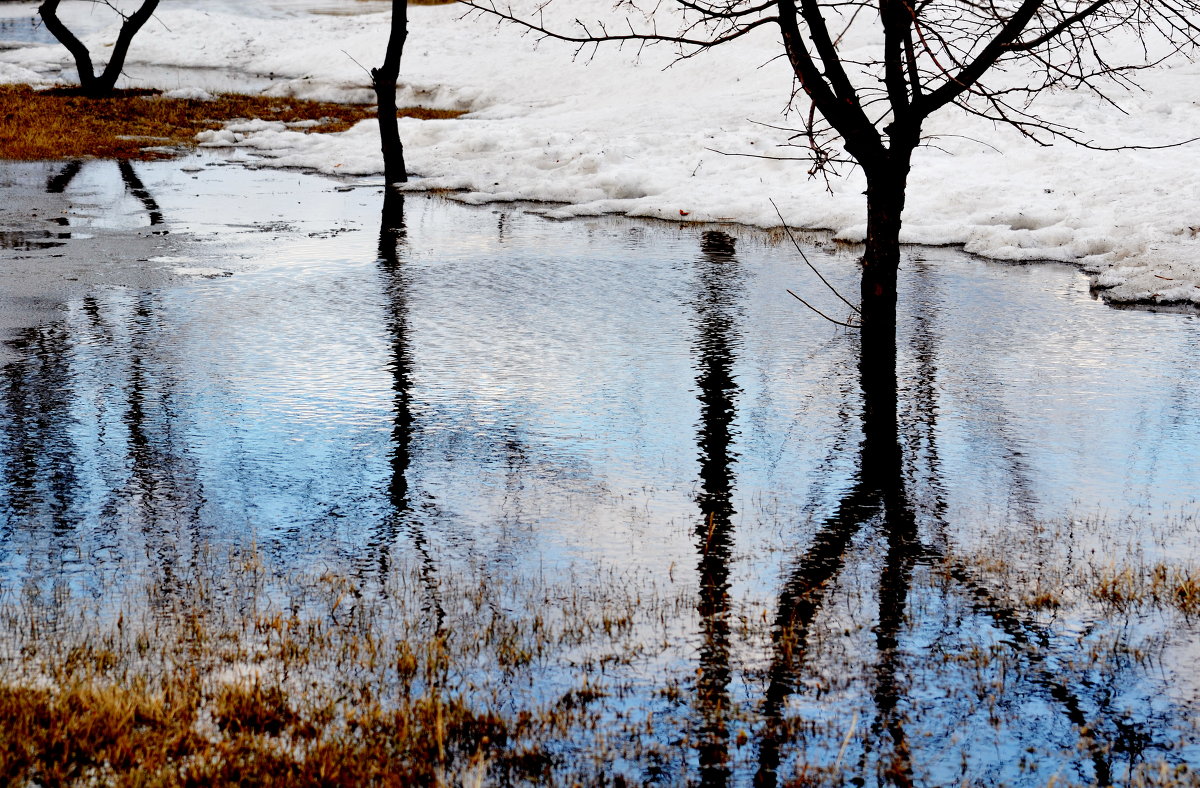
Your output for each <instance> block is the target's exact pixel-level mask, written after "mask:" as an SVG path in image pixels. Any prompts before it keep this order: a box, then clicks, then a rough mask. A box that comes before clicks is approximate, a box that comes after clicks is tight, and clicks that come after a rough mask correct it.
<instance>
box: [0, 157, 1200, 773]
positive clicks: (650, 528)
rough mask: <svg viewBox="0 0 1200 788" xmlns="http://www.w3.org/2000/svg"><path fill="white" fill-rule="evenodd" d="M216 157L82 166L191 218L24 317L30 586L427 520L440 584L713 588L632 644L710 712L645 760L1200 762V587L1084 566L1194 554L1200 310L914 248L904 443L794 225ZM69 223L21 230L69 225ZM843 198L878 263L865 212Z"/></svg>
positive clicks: (907, 280) (98, 187)
mask: <svg viewBox="0 0 1200 788" xmlns="http://www.w3.org/2000/svg"><path fill="white" fill-rule="evenodd" d="M204 165H205V161H204V160H199V161H198V162H197V161H196V160H190V161H189V162H186V163H185V165H184V166H182V167H181V165H180V164H179V163H178V162H175V163H153V164H139V165H137V173H136V179H137V186H130V181H129V179H128V177H126V176H127V174H125V173H122V176H123V177H124V181H123V182H122V181H120V180H118V179H117V174H118V173H117V171H116V169H115V166H114V165H111V164H106V163H103V162H96V163H90V164H86V165H84V166H83V167H82V172H79V173H76V174H75V175H73V176H72V177H71V178H68V179H67V182H66V183H65V184H60V185H61V186H62V188H61V190H60V192H59V194H60V195H62V199H64V200H66V201H67V202H68V203H70V201H71V200H76V201H77V202H78V203H80V204H87V205H92V206H95V205H97V204H107V205H110V206H112V208H111V210H110V211H109V212H108V213H107V214H106V213H105V212H103V211H96V210H90V211H82V210H79V211H76V212H75V213H74V214H72V212H71V211H72V210H73V209H72V208H70V207H67V208H66V209H64V210H66V211H67V216H68V222H66V224H69V225H70V226H71V227H83V228H84V229H87V230H89V231H91V232H99V231H101V230H104V229H106V228H108V229H113V228H115V229H116V230H122V229H123V228H125V229H128V231H129V232H134V231H135V230H143V231H144V230H151V229H152V230H154V231H156V232H159V231H169V233H170V235H171V236H172V237H174V238H176V239H177V240H176V242H175V244H176V245H175V246H174V247H173V248H172V250H171V251H170V252H169V254H166V255H165V256H159V257H155V258H153V259H151V260H147V262H146V265H153V266H157V267H158V269H159V270H161V271H163V272H164V273H163V276H162V277H161V278H160V279H159V280H155V282H154V284H153V286H149V285H143V286H137V285H130V284H127V283H123V284H122V285H121V286H106V285H105V283H104V282H96V283H94V285H93V286H90V287H89V290H88V292H86V293H84V294H69V295H68V296H64V298H63V300H62V301H61V303H59V304H58V305H57V307H56V309H57V312H56V313H55V316H54V318H53V319H50V320H46V321H42V322H41V323H40V324H39V325H36V326H32V327H30V326H26V327H24V328H22V329H20V330H19V331H17V332H16V334H15V336H14V337H13V338H12V339H11V341H10V343H9V351H10V353H11V355H10V356H9V358H11V359H12V360H11V361H10V362H9V363H7V364H6V365H5V366H4V367H3V368H2V369H0V582H3V584H4V585H5V586H6V587H8V588H10V589H13V588H19V587H20V586H21V585H23V584H28V583H36V584H41V585H54V586H64V587H69V588H71V589H74V590H76V591H78V592H81V593H85V594H86V593H89V592H92V591H93V590H95V589H97V588H100V587H102V586H105V585H107V584H112V583H119V582H121V579H122V578H123V577H126V576H129V575H130V573H132V572H134V571H135V570H136V571H142V570H144V569H145V568H147V567H149V568H150V569H151V570H152V571H154V572H156V573H158V574H159V576H160V577H161V578H165V579H166V582H171V580H170V578H172V577H175V576H177V575H179V574H180V573H181V571H182V569H181V568H182V567H186V566H187V565H188V563H189V562H190V561H192V560H194V558H195V556H196V555H197V553H198V552H200V551H202V550H204V549H206V548H208V547H210V546H212V545H220V544H229V543H238V542H244V541H246V540H253V541H255V542H256V543H257V544H258V545H259V546H260V548H261V549H263V550H264V552H266V553H267V554H268V555H270V556H271V557H272V559H273V560H275V561H276V562H278V565H280V566H304V565H305V564H307V563H309V562H311V561H312V560H314V558H316V557H320V556H323V555H328V554H333V553H336V554H337V555H339V556H341V557H343V558H345V559H347V560H349V561H351V562H353V563H355V564H356V565H358V566H359V567H361V571H362V572H364V573H367V574H370V573H371V572H373V571H376V570H377V568H378V567H379V566H382V565H386V563H387V561H388V560H389V556H404V555H407V556H410V557H411V556H416V557H417V558H418V559H419V560H420V561H421V562H422V563H423V564H424V565H425V566H427V567H429V568H430V571H431V573H432V575H433V576H434V578H435V580H434V581H433V582H434V583H435V585H436V576H437V573H439V572H441V573H446V572H452V571H454V568H455V567H461V566H467V565H470V566H476V567H482V571H483V572H484V574H485V576H486V575H487V574H488V573H489V572H494V573H495V575H496V576H497V577H500V576H503V577H505V578H510V579H511V578H514V577H516V578H521V577H525V576H528V577H539V576H544V575H545V574H547V573H549V574H555V573H558V574H565V573H570V572H573V571H577V570H578V568H579V567H616V568H619V569H620V571H621V572H623V573H627V576H630V577H641V578H645V579H647V581H648V582H652V583H654V584H656V586H657V587H659V588H671V589H676V590H677V591H678V593H681V594H683V595H684V596H685V597H686V598H687V599H688V600H690V602H689V605H690V610H689V611H687V612H686V614H681V615H680V617H679V620H678V621H676V622H670V627H671V628H673V629H674V631H675V635H676V636H677V638H678V640H677V641H676V642H675V643H673V644H672V645H671V647H670V648H666V649H664V650H662V652H661V655H660V656H659V657H657V658H655V659H653V660H649V662H647V663H646V664H639V665H635V666H634V667H633V668H631V670H633V671H637V672H641V674H645V675H650V674H654V675H655V676H656V678H657V679H658V680H662V679H663V678H664V676H665V677H666V678H665V680H666V681H667V682H668V683H673V684H674V685H677V686H679V687H680V688H681V692H682V699H681V698H680V697H676V696H672V697H670V698H664V697H661V696H646V697H637V696H636V693H635V695H634V697H632V698H625V699H623V700H622V701H621V704H622V706H623V708H629V707H636V708H642V709H645V710H646V711H645V713H648V714H650V715H651V716H654V715H658V717H659V718H660V719H661V720H662V726H661V730H663V731H667V732H666V733H661V732H660V733H656V734H655V736H658V737H659V739H660V740H661V741H663V742H666V743H667V745H668V746H667V749H668V750H669V751H671V752H674V753H675V755H674V756H672V757H673V758H674V760H673V762H671V763H668V764H666V765H661V764H660V767H659V769H660V770H659V771H655V772H654V773H653V774H651V773H650V772H648V771H646V770H645V768H644V766H643V765H639V764H637V763H636V762H633V761H630V762H629V763H627V764H624V765H621V764H619V763H618V764H617V765H616V766H615V767H614V768H615V769H617V771H621V770H624V773H626V774H627V775H628V776H629V777H631V778H632V779H634V780H636V781H638V782H642V781H653V780H657V781H660V782H665V783H676V782H699V783H703V784H711V785H719V784H726V783H731V784H750V783H752V782H753V783H756V784H760V785H761V784H768V785H769V784H775V783H776V782H787V781H788V780H797V781H801V782H800V783H798V784H804V783H803V782H802V781H803V780H805V779H809V778H808V777H806V775H808V774H809V771H808V770H809V769H810V768H811V769H813V770H814V771H813V772H812V774H814V775H815V774H817V773H818V772H819V770H820V769H825V770H833V771H834V772H836V773H838V774H842V775H845V780H846V781H850V782H854V783H856V784H885V783H894V784H925V785H947V784H952V783H953V784H957V783H959V782H962V781H965V782H967V783H969V784H987V785H992V784H1015V785H1044V784H1047V783H1048V782H1050V781H1051V780H1054V779H1057V780H1059V781H1074V782H1082V783H1100V784H1106V783H1109V782H1114V781H1115V782H1121V781H1122V780H1124V779H1126V778H1127V776H1128V773H1129V770H1130V769H1131V768H1132V767H1134V766H1136V765H1137V764H1138V763H1154V762H1157V761H1163V762H1165V763H1167V764H1170V765H1171V767H1172V768H1174V767H1176V766H1178V765H1181V764H1182V765H1185V766H1186V765H1191V766H1192V767H1196V766H1198V765H1200V760H1198V753H1200V745H1198V743H1197V738H1196V736H1197V730H1196V729H1197V725H1198V724H1200V716H1198V709H1200V695H1198V694H1197V682H1196V679H1195V677H1194V676H1193V675H1192V673H1191V668H1190V666H1191V665H1192V664H1194V663H1193V660H1194V659H1195V657H1196V654H1197V651H1198V649H1197V644H1198V643H1200V639H1198V638H1197V635H1196V631H1195V628H1194V627H1193V626H1192V624H1194V620H1193V619H1194V617H1193V618H1192V619H1189V618H1186V617H1184V616H1183V615H1182V614H1180V613H1178V612H1177V611H1176V610H1174V608H1172V607H1171V606H1170V604H1165V605H1164V606H1160V607H1155V608H1147V609H1143V608H1125V609H1123V610H1122V611H1117V612H1114V611H1113V610H1112V609H1109V608H1105V607H1104V606H1103V605H1102V604H1101V601H1100V600H1101V599H1102V595H1097V594H1094V593H1091V592H1090V591H1089V587H1088V585H1087V583H1088V582H1089V581H1088V578H1092V580H1094V581H1095V582H1097V583H1099V582H1100V580H1097V578H1103V577H1107V576H1108V575H1106V574H1105V573H1106V572H1108V573H1110V574H1114V573H1120V572H1122V571H1124V570H1125V569H1126V568H1128V567H1133V568H1134V569H1135V570H1136V571H1139V572H1140V571H1142V570H1143V569H1147V568H1152V567H1156V566H1165V567H1169V568H1174V567H1179V568H1182V569H1187V568H1189V567H1191V568H1194V567H1195V560H1196V555H1197V545H1198V542H1200V521H1198V520H1197V519H1196V518H1197V514H1198V513H1200V319H1197V317H1196V316H1195V315H1180V314H1154V313H1150V312H1142V311H1118V310H1114V309H1111V308H1109V307H1106V306H1105V305H1103V304H1102V303H1100V302H1098V301H1096V300H1094V299H1093V298H1092V297H1091V295H1090V294H1089V292H1088V288H1087V281H1086V278H1085V277H1083V276H1082V275H1080V274H1079V273H1078V272H1076V271H1075V270H1073V269H1071V268H1069V267H1065V266H1056V265H1027V266H1011V265H1001V264H995V263H988V262H983V261H980V260H976V259H973V258H970V257H967V256H965V255H963V254H961V253H959V252H957V251H955V250H951V249H914V250H910V251H909V252H908V253H907V254H908V258H907V259H906V261H905V263H904V266H903V269H904V270H903V271H902V274H901V282H902V289H903V291H902V293H901V296H900V302H901V305H900V310H901V315H900V329H899V338H898V345H897V353H898V379H899V390H898V392H897V393H896V399H897V404H896V412H897V415H898V418H897V423H896V430H897V433H898V434H897V440H898V442H899V447H900V451H899V454H898V459H897V461H896V462H895V463H894V464H893V465H889V464H888V463H887V462H886V461H885V462H882V463H881V461H880V460H879V456H880V455H879V450H878V446H877V445H875V446H873V445H872V441H871V439H870V435H869V433H868V434H866V437H864V429H863V424H864V423H863V416H862V413H863V390H862V378H861V376H860V370H859V361H860V359H859V348H858V344H859V343H858V339H857V337H856V336H855V334H854V333H853V332H850V331H847V330H844V329H840V328H837V327H835V326H833V325H831V324H830V323H828V322H826V321H824V320H822V319H821V318H819V317H817V316H815V315H814V314H812V313H811V312H808V311H807V310H805V309H804V308H803V307H802V306H801V305H800V304H799V303H798V302H797V301H795V300H793V299H792V298H791V297H790V296H789V295H788V294H787V292H786V289H787V288H791V289H792V290H795V291H797V292H799V293H801V294H802V295H805V297H806V298H808V299H809V300H813V301H817V302H819V303H820V304H821V305H822V307H823V308H825V309H826V310H827V311H829V312H830V313H831V314H834V315H836V316H838V317H845V313H846V312H847V311H848V310H847V308H846V307H844V306H842V307H841V308H840V309H839V307H838V305H839V302H837V301H836V299H834V298H833V296H832V295H830V294H829V293H828V292H827V291H824V290H823V289H822V287H821V285H820V283H819V282H817V281H816V279H815V278H814V277H813V276H812V275H811V273H809V272H807V270H806V269H805V268H804V267H803V265H802V263H801V262H800V260H799V259H798V255H797V253H796V251H795V250H794V249H793V248H792V247H791V246H790V244H789V243H788V241H787V240H786V238H784V237H781V236H776V235H771V234H766V233H761V232H758V231H753V230H749V229H746V228H738V227H732V226H719V227H718V226H706V227H695V226H685V225H680V226H676V225H673V224H668V223H647V222H637V221H630V220H624V219H611V218H605V219H596V220H577V221H570V222H555V221H550V220H547V219H544V218H542V217H540V216H538V215H537V214H536V212H532V211H531V210H530V209H523V208H520V207H508V206H506V207H501V208H475V207H468V206H462V205H458V204H455V203H453V202H448V201H446V200H443V199H440V198H433V197H426V196H417V195H410V196H408V197H407V198H406V199H405V200H404V201H403V203H402V204H397V205H392V206H390V207H389V209H388V210H387V211H381V206H382V196H381V195H380V194H379V193H378V190H377V189H376V188H373V187H366V186H359V185H355V184H350V185H348V186H347V185H342V184H338V183H334V182H331V181H328V180H322V179H319V178H315V177H311V176H307V175H301V174H296V173H291V172H274V171H252V170H243V169H237V168H230V167H216V166H204ZM106 167H107V168H109V170H105V169H104V168H106ZM45 175H46V176H47V182H49V181H52V180H53V176H54V171H53V168H49V167H47V171H46V173H45ZM138 189H140V190H141V193H140V194H139V193H138ZM106 190H108V191H106ZM106 193H109V194H111V195H112V196H111V199H108V200H107V201H105V200H103V199H100V198H99V197H97V195H103V194H106ZM121 195H124V196H121ZM535 208H536V207H535ZM11 232H12V233H16V232H17V230H15V229H14V230H12V231H11ZM39 232H41V231H39ZM46 232H49V234H48V235H47V234H44V233H43V234H39V233H38V232H34V233H32V234H27V235H21V236H20V237H18V236H17V235H12V236H11V238H10V235H5V236H4V237H5V238H10V240H9V241H6V242H5V246H6V247H7V248H9V249H19V250H23V252H25V253H36V252H38V251H39V250H40V249H42V248H43V247H45V249H44V251H45V252H46V253H47V254H49V253H51V252H54V253H59V252H61V251H62V248H61V246H60V244H61V245H69V244H70V243H73V241H72V240H71V238H70V233H69V232H68V231H67V230H66V229H64V230H61V231H59V230H55V231H54V232H50V231H46ZM179 238H186V239H187V240H186V243H185V242H181V241H178V239H179ZM809 240H811V241H813V242H814V245H812V246H811V247H808V248H807V249H806V251H807V254H808V256H809V258H810V259H811V260H812V261H813V262H814V263H815V264H816V265H817V266H818V267H820V268H821V269H822V271H823V272H824V273H825V274H826V275H827V276H828V277H829V278H830V279H831V280H832V281H833V282H834V283H835V284H836V285H837V286H838V287H840V288H841V289H842V290H843V292H846V293H848V294H849V293H853V292H854V276H855V270H856V269H855V265H856V264H855V250H854V249H850V248H843V247H841V246H839V245H837V244H833V243H830V242H827V241H821V239H817V238H814V239H809ZM46 259H47V261H48V262H47V263H46V265H47V266H52V265H56V264H59V263H54V262H52V261H51V258H49V257H47V258H46ZM51 270H53V269H51ZM892 443H893V444H894V443H895V441H893V442H892ZM883 453H884V454H885V455H886V454H887V453H888V449H887V447H885V448H884V451H883ZM881 474H882V475H883V476H885V477H887V478H886V480H885V481H882V482H880V481H879V477H880V475H881ZM868 482H869V483H868ZM872 484H874V485H876V487H877V488H878V489H887V490H901V491H902V493H903V494H902V495H901V497H900V499H899V500H901V502H902V504H903V505H902V506H900V507H899V508H896V507H895V506H894V505H893V503H894V502H893V501H892V499H891V498H889V495H890V494H884V493H878V495H879V496H881V497H880V501H882V503H881V502H879V501H874V502H870V501H867V498H869V497H870V495H868V493H870V490H868V487H870V485H872ZM876 487H872V488H871V489H876ZM900 509H903V511H904V512H907V514H903V513H901V514H897V512H898V511H899V510H900ZM184 590H186V589H184ZM1042 591H1045V593H1046V594H1049V595H1050V596H1051V597H1053V598H1050V599H1047V598H1043V596H1044V595H1043V596H1038V594H1040V593H1041V592H1042ZM514 615H519V612H514ZM753 616H757V617H758V620H759V623H760V624H761V626H759V627H758V628H755V627H754V626H752V624H753V623H754V622H753V621H750V618H751V617H753ZM651 663H652V664H651ZM552 680H553V679H552V677H547V681H552ZM660 683H661V681H660ZM812 779H814V780H815V779H816V778H815V777H813V778H812Z"/></svg>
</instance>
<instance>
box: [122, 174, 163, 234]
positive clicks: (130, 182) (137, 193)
mask: <svg viewBox="0 0 1200 788" xmlns="http://www.w3.org/2000/svg"><path fill="white" fill-rule="evenodd" d="M117 167H119V168H120V170H121V180H122V181H124V183H125V188H126V189H128V190H129V193H130V194H132V195H133V196H134V197H136V198H137V199H138V200H139V201H141V203H142V206H143V207H144V208H145V209H146V213H147V214H149V216H150V225H151V226H152V227H153V226H156V225H160V224H162V223H163V215H162V209H160V208H159V207H158V201H157V200H155V199H154V197H153V196H152V195H151V194H150V192H149V191H148V190H147V189H146V185H145V184H144V183H142V179H141V178H139V177H138V176H137V173H136V172H134V169H133V163H132V162H130V161H129V160H128V159H122V160H121V161H119V162H117Z"/></svg>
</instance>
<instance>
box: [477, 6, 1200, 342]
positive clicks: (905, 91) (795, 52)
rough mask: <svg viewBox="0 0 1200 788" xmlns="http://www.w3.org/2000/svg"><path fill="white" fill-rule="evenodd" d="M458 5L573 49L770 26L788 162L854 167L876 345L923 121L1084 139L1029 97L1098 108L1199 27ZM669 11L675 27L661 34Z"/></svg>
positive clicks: (865, 13) (764, 10) (688, 47)
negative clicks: (776, 38)
mask: <svg viewBox="0 0 1200 788" xmlns="http://www.w3.org/2000/svg"><path fill="white" fill-rule="evenodd" d="M463 2H464V4H465V5H468V6H470V7H472V8H474V9H476V10H478V11H481V12H485V13H487V14H492V15H495V16H498V17H500V18H501V19H504V20H508V21H510V22H513V23H516V24H518V25H521V26H524V27H526V28H528V29H530V30H533V31H535V32H536V33H538V34H539V35H542V36H545V37H549V38H555V39H559V40H562V41H568V42H573V43H575V44H577V45H578V46H579V48H580V49H582V48H584V47H591V46H593V45H599V44H601V43H609V42H611V43H617V44H620V43H622V42H632V43H634V44H638V45H640V44H644V43H647V42H649V43H653V42H663V43H667V44H671V45H675V46H676V47H678V52H679V56H680V57H691V56H692V55H695V54H697V53H698V52H700V51H703V50H705V49H708V48H710V47H713V46H717V45H720V44H724V43H727V42H730V41H733V40H735V39H738V38H741V37H743V36H745V35H747V34H749V33H751V32H752V31H754V30H756V29H757V28H760V27H765V26H772V27H775V28H777V29H778V31H779V33H780V44H781V45H782V46H781V52H780V54H783V55H786V57H787V59H788V62H789V63H790V64H791V67H792V71H793V72H794V74H795V79H796V82H797V84H798V85H799V87H800V89H801V90H802V91H803V93H804V94H805V95H806V96H807V98H808V99H809V101H810V102H811V106H810V107H809V108H808V110H809V111H808V112H807V113H804V112H801V115H802V116H803V115H805V114H807V121H806V122H805V123H804V127H803V128H802V129H796V130H794V131H795V132H796V134H795V136H793V137H792V138H791V139H792V143H793V144H797V145H800V146H802V147H803V148H805V151H804V153H803V155H802V156H800V158H804V159H807V160H809V161H811V162H812V164H813V168H812V170H810V174H817V173H819V174H822V175H825V176H828V175H830V174H836V170H837V166H838V165H839V164H857V165H858V166H861V167H862V169H863V173H864V175H865V176H866V181H867V192H866V194H867V238H866V250H865V253H864V255H863V261H862V263H863V268H862V283H861V299H862V300H861V304H860V309H861V314H862V328H863V332H864V339H867V338H871V337H874V338H877V339H879V340H883V341H885V342H886V344H892V341H893V338H894V336H895V325H896V323H895V321H896V317H895V307H896V283H897V282H896V279H897V269H898V267H899V264H900V217H901V213H902V212H903V210H904V199H905V190H906V187H907V183H908V173H909V168H910V164H911V160H912V154H913V150H914V149H915V148H916V147H917V145H918V144H919V143H920V142H921V139H922V127H923V125H924V123H925V120H926V119H927V118H928V117H929V116H930V115H932V114H933V113H935V112H938V111H939V110H941V109H943V108H944V107H947V106H954V107H957V108H958V109H960V110H962V111H965V112H968V113H971V114H974V115H978V116H980V117H982V118H986V119H988V120H991V121H994V122H998V123H1003V124H1008V125H1010V126H1013V127H1015V128H1017V129H1018V130H1019V131H1021V132H1022V133H1023V134H1024V135H1026V136H1027V137H1029V138H1031V139H1033V140H1034V141H1036V142H1038V143H1041V144H1047V143H1048V141H1050V140H1052V139H1054V138H1066V139H1070V140H1072V141H1074V142H1077V143H1080V144H1089V143H1087V142H1085V141H1083V140H1082V139H1080V138H1079V136H1078V135H1076V134H1075V133H1074V129H1072V128H1070V127H1069V126H1066V125H1063V124H1060V123H1056V122H1054V121H1052V120H1050V119H1047V118H1044V117H1042V116H1041V115H1039V114H1037V113H1036V111H1035V110H1033V109H1031V107H1030V104H1029V102H1030V100H1031V99H1033V98H1034V97H1036V96H1037V94H1039V93H1041V92H1043V91H1047V90H1051V89H1056V88H1071V89H1080V88H1082V89H1086V90H1090V91H1092V92H1094V93H1096V94H1097V95H1099V96H1100V97H1101V98H1102V99H1103V100H1106V101H1110V102H1111V98H1110V97H1109V96H1110V93H1112V92H1113V91H1114V90H1115V89H1122V88H1126V87H1129V86H1131V85H1132V84H1133V83H1132V82H1131V77H1132V76H1133V72H1135V71H1136V70H1138V69H1142V68H1147V67H1149V66H1152V65H1155V64H1157V63H1159V62H1161V61H1162V60H1163V59H1165V58H1167V57H1169V56H1171V55H1174V54H1177V53H1179V52H1180V51H1181V50H1184V49H1190V48H1192V47H1194V46H1195V45H1196V43H1197V38H1198V34H1200V28H1198V26H1197V25H1198V24H1200V0H661V4H660V5H653V6H652V10H649V11H643V10H642V9H640V8H639V7H638V6H637V5H636V2H637V0H622V2H619V3H618V4H617V7H618V8H621V9H624V10H625V11H627V12H628V13H630V14H631V15H636V17H637V20H635V19H633V18H630V19H628V20H626V21H625V22H624V23H623V27H622V28H621V29H620V30H617V31H613V30H610V29H609V28H607V27H605V25H604V23H602V22H601V23H595V24H588V23H586V22H583V21H578V20H577V21H576V22H575V23H574V27H573V28H570V29H568V30H554V29H551V28H550V27H549V26H547V25H546V24H544V23H543V22H542V17H541V15H540V12H539V14H538V15H537V16H525V15H522V14H520V13H516V12H514V11H513V10H512V9H511V8H509V7H502V6H499V5H496V4H495V3H494V1H493V0H463ZM669 6H674V9H670V10H671V11H672V12H673V13H671V15H670V18H671V19H672V20H675V21H673V22H672V24H673V27H672V29H671V30H670V31H668V32H661V31H660V30H659V29H658V23H659V21H660V20H661V19H662V18H664V16H666V15H667V14H666V13H665V12H666V11H667V10H668V7H669ZM675 22H677V25H676V24H675ZM639 24H640V25H641V26H640V27H639ZM1118 39H1122V40H1126V39H1132V40H1133V46H1131V47H1126V49H1127V50H1129V51H1130V52H1134V53H1135V54H1134V55H1133V57H1134V58H1135V60H1134V61H1132V62H1114V61H1113V60H1112V58H1114V57H1116V56H1117V55H1118V53H1119V52H1120V51H1121V47H1120V46H1119V44H1120V43H1121V41H1118ZM847 42H852V43H853V48H851V46H849V44H848V43H847ZM1125 42H1126V43H1128V41H1127V40H1126V41H1125ZM577 51H578V50H577ZM798 93H799V92H797V95H798ZM1113 106H1114V108H1115V109H1114V111H1117V110H1119V108H1116V105H1115V104H1114V105H1113ZM838 143H840V146H841V148H843V149H844V150H845V153H846V154H849V157H848V158H847V157H845V156H844V155H843V154H841V153H840V152H839V151H838V150H837V145H838Z"/></svg>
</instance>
